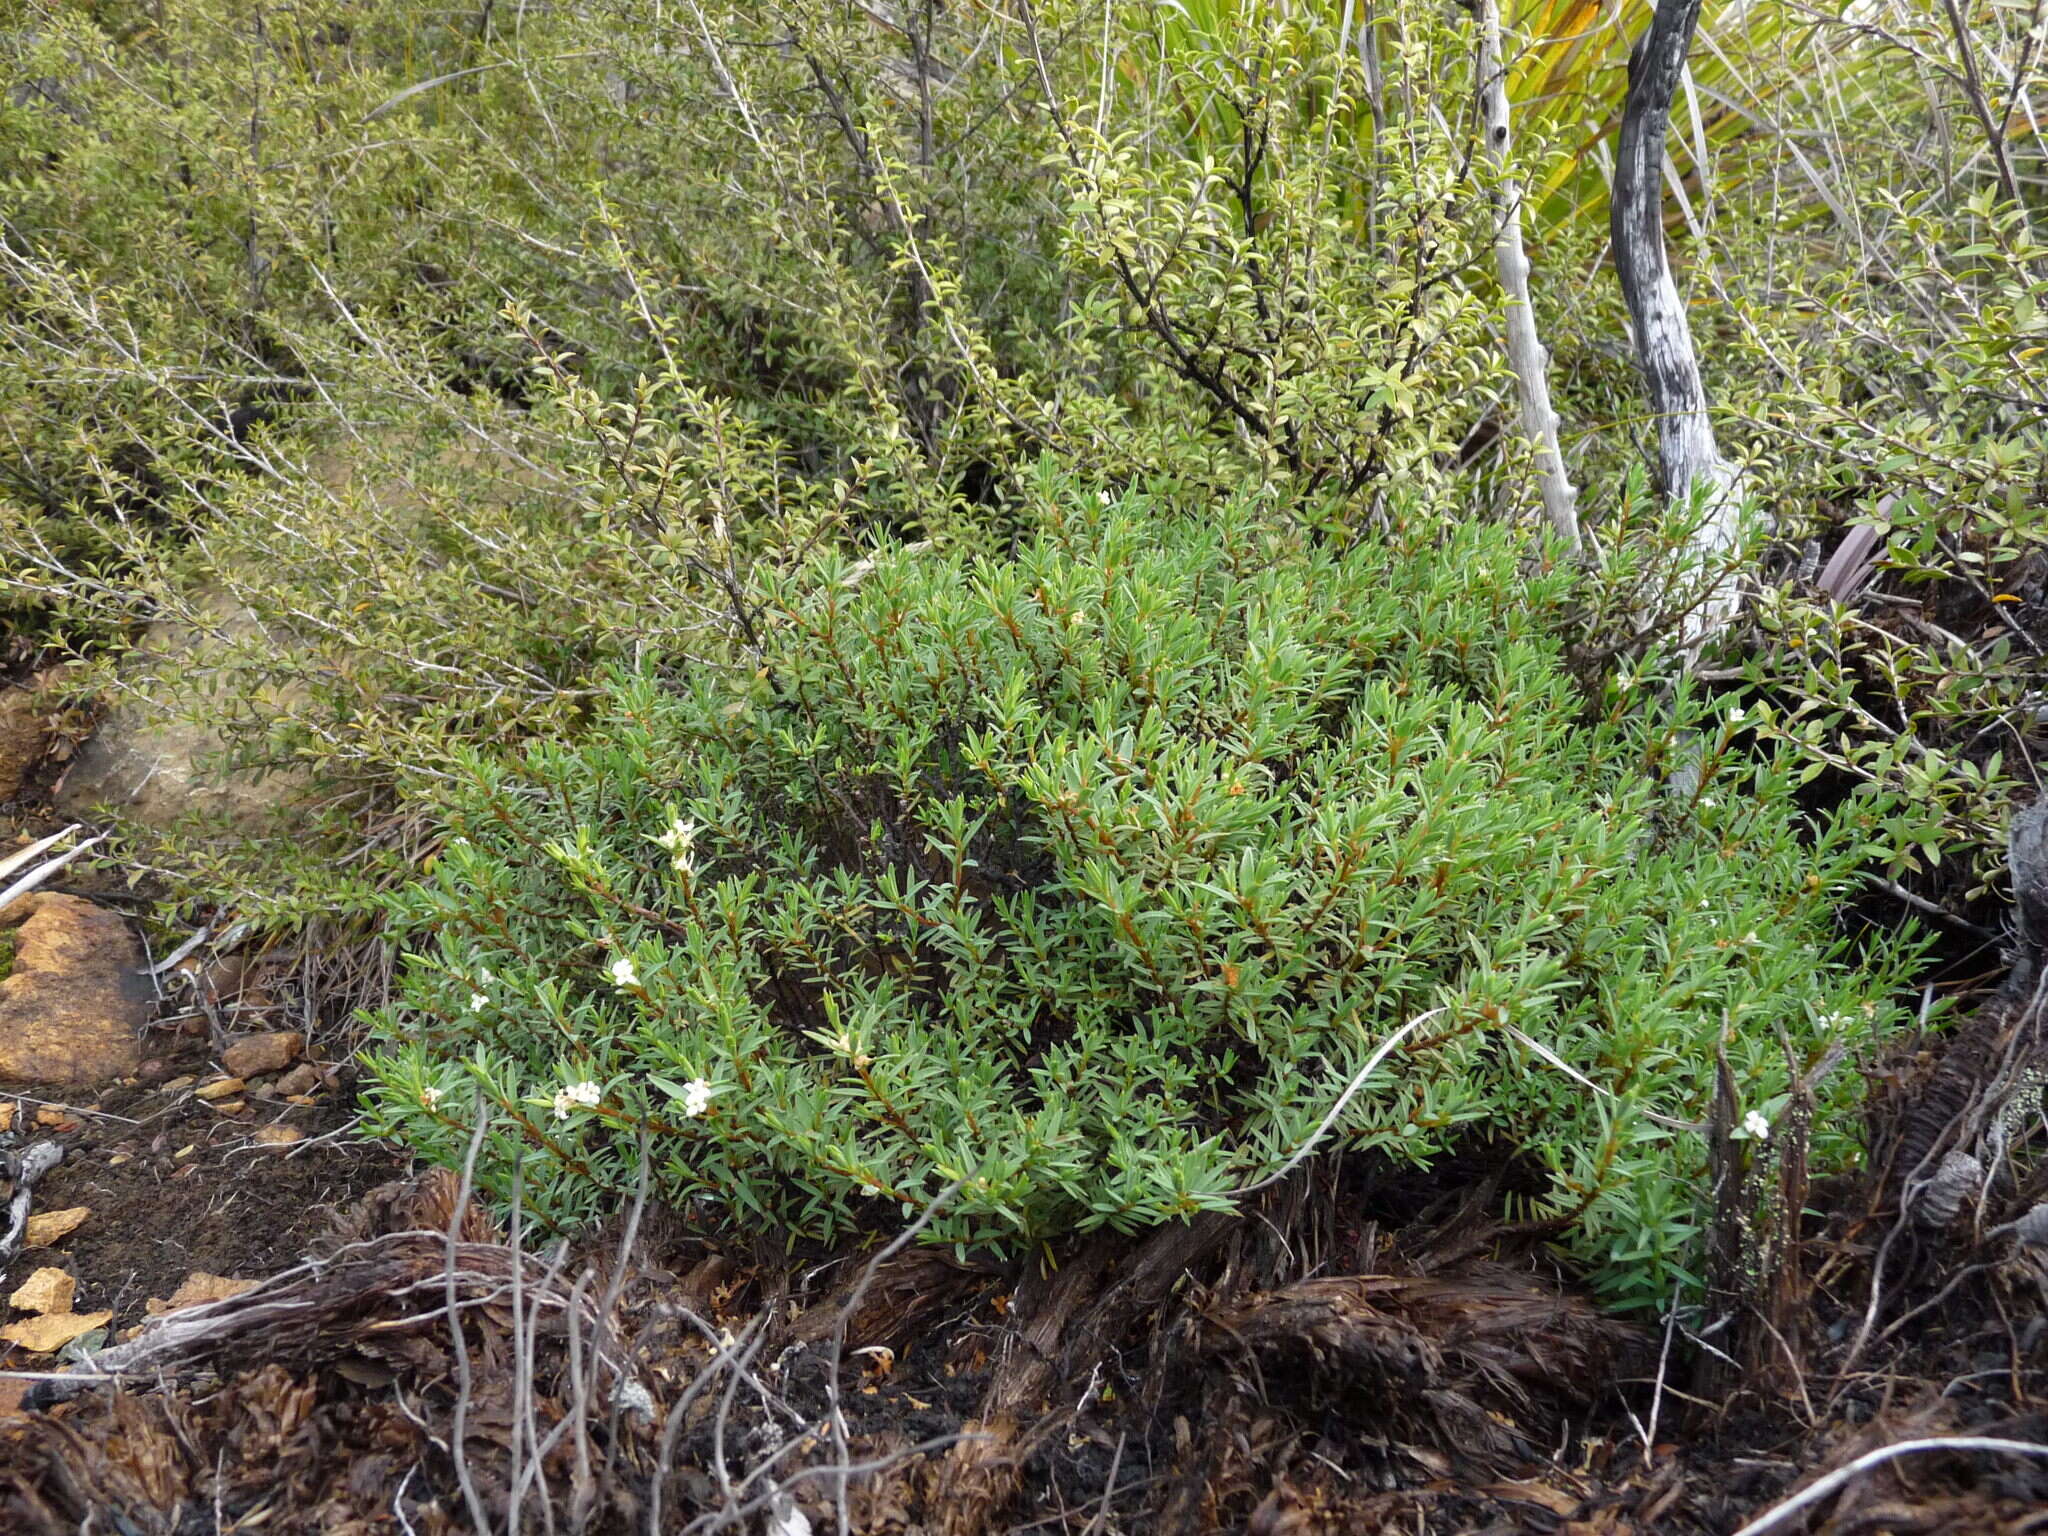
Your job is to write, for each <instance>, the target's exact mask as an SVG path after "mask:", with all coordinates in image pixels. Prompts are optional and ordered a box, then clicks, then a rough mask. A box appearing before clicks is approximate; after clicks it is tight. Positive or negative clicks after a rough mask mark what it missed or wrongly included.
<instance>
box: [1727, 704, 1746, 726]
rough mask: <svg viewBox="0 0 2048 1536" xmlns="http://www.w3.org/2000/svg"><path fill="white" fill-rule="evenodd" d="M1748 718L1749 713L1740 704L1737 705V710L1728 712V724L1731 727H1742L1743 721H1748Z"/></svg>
mask: <svg viewBox="0 0 2048 1536" xmlns="http://www.w3.org/2000/svg"><path fill="white" fill-rule="evenodd" d="M1748 718H1749V711H1748V710H1746V709H1744V708H1743V707H1742V706H1741V705H1739V704H1738V705H1736V706H1735V708H1733V709H1731V710H1729V711H1728V723H1729V724H1730V725H1740V724H1742V722H1743V721H1745V720H1747V719H1748Z"/></svg>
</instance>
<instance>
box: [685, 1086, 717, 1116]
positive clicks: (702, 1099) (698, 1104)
mask: <svg viewBox="0 0 2048 1536" xmlns="http://www.w3.org/2000/svg"><path fill="white" fill-rule="evenodd" d="M710 1107H711V1085H710V1084H709V1083H707V1082H705V1081H704V1079H703V1078H701V1077H693V1078H691V1079H690V1080H689V1081H688V1082H687V1083H685V1084H683V1113H684V1114H685V1115H687V1116H689V1118H690V1119H692V1120H694V1119H696V1118H697V1117H698V1116H699V1115H701V1114H703V1113H704V1111H705V1110H707V1109H709V1108H710Z"/></svg>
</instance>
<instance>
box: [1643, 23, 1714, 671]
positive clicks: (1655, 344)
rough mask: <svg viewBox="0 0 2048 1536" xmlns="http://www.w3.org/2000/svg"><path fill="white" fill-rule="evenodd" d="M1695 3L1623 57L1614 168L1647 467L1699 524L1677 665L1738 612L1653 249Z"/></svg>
mask: <svg viewBox="0 0 2048 1536" xmlns="http://www.w3.org/2000/svg"><path fill="white" fill-rule="evenodd" d="M1700 5H1701V0H1662V3H1661V4H1660V5H1659V6H1658V7H1657V9H1656V12H1655V14H1654V15H1652V17H1651V19H1650V25H1649V29H1648V30H1647V31H1646V32H1644V34H1643V36H1642V39H1641V41H1639V42H1638V43H1637V44H1636V46H1635V49H1634V51H1633V52H1631V53H1630V55H1629V60H1628V100H1627V103H1626V105H1624V106H1623V108H1622V113H1621V141H1620V145H1619V148H1618V152H1617V155H1616V162H1615V168H1614V199H1613V202H1614V207H1613V235H1614V267H1615V271H1616V273H1617V274H1618V275H1619V276H1620V278H1621V293H1622V298H1623V299H1624V300H1626V301H1627V304H1628V313H1629V319H1630V321H1631V322H1632V323H1633V324H1634V326H1635V342H1636V360H1637V362H1638V364H1639V365H1640V366H1641V368H1642V374H1643V387H1644V390H1645V392H1646V393H1647V395H1648V396H1649V402H1650V410H1651V412H1652V414H1653V415H1655V417H1656V418H1657V450H1658V459H1659V461H1660V463H1661V465H1662V468H1663V475H1664V491H1665V494H1666V495H1667V496H1668V497H1669V498H1670V499H1671V501H1672V503H1673V504H1674V505H1677V506H1681V507H1690V508H1693V509H1694V510H1695V512H1696V514H1697V516H1698V518H1699V522H1698V524H1697V525H1696V526H1695V527H1694V529H1693V531H1692V536H1691V554H1692V556H1693V563H1694V565H1695V567H1696V569H1697V570H1698V571H1699V573H1700V575H1701V579H1702V581H1703V582H1704V583H1705V587H1704V591H1703V592H1702V594H1701V595H1700V597H1699V599H1698V600H1697V601H1696V602H1694V603H1693V604H1692V605H1691V606H1690V607H1689V609H1688V611H1687V613H1686V617H1685V620H1684V623H1683V626H1682V628H1681V630H1680V634H1681V638H1682V641H1683V644H1684V647H1685V652H1686V656H1687V658H1688V660H1690V659H1692V658H1695V657H1697V655H1698V654H1699V649H1700V646H1701V645H1702V644H1703V643H1704V642H1705V641H1706V639H1707V638H1708V637H1709V636H1711V635H1712V634H1714V633H1715V632H1716V631H1717V630H1719V629H1720V628H1721V627H1722V626H1723V625H1725V624H1726V623H1727V622H1728V621H1729V620H1730V619H1732V618H1733V617H1734V616H1735V613H1736V610H1737V609H1738V608H1739V607H1740V606H1741V587H1740V584H1739V582H1738V581H1737V579H1736V572H1735V568H1734V565H1735V562H1734V556H1735V552H1736V550H1737V549H1738V547H1739V546H1740V544H1741V542H1742V502H1743V485H1742V476H1741V473H1740V471H1738V470H1737V469H1736V467H1735V466H1734V465H1733V464H1731V463H1729V462H1728V461H1727V460H1726V459H1724V458H1722V457H1721V450H1720V446H1719V445H1718V444H1717V443H1716V442H1715V441H1714V427H1713V423H1712V422H1711V421H1710V420H1709V419H1708V417H1707V392H1706V388H1705V386H1704V385H1703V384H1702V383H1701V382H1700V366H1699V359H1698V357H1697V356H1696V355H1695V353H1694V351H1693V344H1692V327H1691V326H1690V325H1688V324H1687V323H1686V318H1685V303H1684V300H1682V299H1681V298H1680V297H1679V293H1678V285H1677V284H1676V283H1674V282H1673V281H1672V280H1671V266H1670V263H1669V261H1668V260H1667V259H1666V256H1665V250H1664V219H1663V209H1664V199H1663V179H1662V178H1663V167H1664V135H1665V129H1666V127H1667V125H1668V123H1669V121H1670V118H1671V102H1672V98H1673V97H1674V96H1675V95H1676V93H1677V90H1678V83H1679V80H1680V78H1681V77H1682V76H1683V74H1684V72H1685V56H1686V53H1687V51H1688V50H1689V49H1690V48H1691V46H1692V37H1693V32H1694V29H1695V28H1696V27H1697V26H1698V25H1699V19H1700Z"/></svg>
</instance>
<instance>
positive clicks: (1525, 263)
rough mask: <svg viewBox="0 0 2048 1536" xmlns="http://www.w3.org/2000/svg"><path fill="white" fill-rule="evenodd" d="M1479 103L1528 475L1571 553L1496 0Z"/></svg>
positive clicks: (1484, 15)
mask: <svg viewBox="0 0 2048 1536" xmlns="http://www.w3.org/2000/svg"><path fill="white" fill-rule="evenodd" d="M1475 10H1476V13H1477V15H1478V20H1479V109H1480V113H1481V115H1482V116H1483V117H1484V119H1485V123H1486V135H1485V143H1484V145H1483V146H1482V147H1481V153H1482V154H1484V155H1485V156H1486V159H1487V161H1488V163H1489V164H1490V165H1491V166H1492V167H1493V170H1494V173H1495V176H1494V182H1493V188H1492V197H1493V219H1494V228H1493V265H1494V270H1495V271H1496V272H1497V273H1498V275H1499V277H1500V286H1501V292H1502V293H1503V294H1504V295H1506V298H1507V316H1506V318H1507V333H1508V367H1509V368H1511V369H1513V370H1514V375H1515V395H1516V398H1517V400H1518V401H1519V402H1520V405H1521V413H1522V435H1523V436H1524V437H1526V438H1527V439H1528V440H1529V441H1530V442H1531V443H1532V444H1533V445H1534V446H1535V449H1536V481H1537V486H1538V488H1539V489H1540V491H1541V493H1542V496H1543V515H1544V516H1545V517H1547V518H1549V519H1550V526H1551V527H1553V528H1555V529H1556V530H1557V535H1558V537H1559V538H1561V539H1562V540H1564V542H1565V543H1566V544H1567V545H1569V546H1570V547H1571V550H1572V552H1573V553H1574V554H1576V553H1578V551H1579V547H1580V545H1579V510H1578V492H1577V491H1575V490H1574V489H1573V488H1572V482H1571V477H1570V476H1569V475H1568V474H1566V473H1565V467H1564V455H1563V454H1562V453H1561V452H1560V451H1559V450H1558V446H1557V413H1556V412H1555V411H1553V410H1552V409H1551V408H1550V358H1549V354H1548V353H1547V352H1545V351H1544V348H1543V343H1542V341H1541V340H1540V339H1539V338H1538V336H1537V334H1536V311H1535V310H1534V309H1533V308H1532V307H1531V305H1530V303H1529V257H1528V253H1527V252H1526V251H1525V250H1524V249H1523V247H1522V184H1521V182H1520V181H1519V180H1518V179H1517V178H1516V177H1514V176H1513V175H1511V174H1510V173H1509V171H1508V157H1509V155H1510V154H1511V153H1512V152H1513V147H1514V146H1513V142H1512V139H1511V136H1510V132H1509V120H1508V82H1507V65H1506V64H1505V63H1504V62H1503V61H1502V58H1501V47H1500V3H1499V0H1478V3H1477V5H1476V6H1475Z"/></svg>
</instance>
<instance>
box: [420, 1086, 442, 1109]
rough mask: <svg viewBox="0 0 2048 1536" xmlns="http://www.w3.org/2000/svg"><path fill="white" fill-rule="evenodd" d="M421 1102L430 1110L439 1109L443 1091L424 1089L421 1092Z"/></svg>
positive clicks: (430, 1088) (431, 1088)
mask: <svg viewBox="0 0 2048 1536" xmlns="http://www.w3.org/2000/svg"><path fill="white" fill-rule="evenodd" d="M420 1102H421V1103H422V1104H424V1105H426V1106H427V1108H429V1109H433V1108H435V1107H437V1106H438V1105H439V1104H440V1102H441V1090H440V1089H438V1088H433V1087H427V1088H422V1089H421V1090H420Z"/></svg>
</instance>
